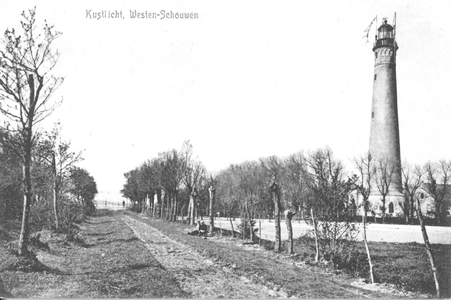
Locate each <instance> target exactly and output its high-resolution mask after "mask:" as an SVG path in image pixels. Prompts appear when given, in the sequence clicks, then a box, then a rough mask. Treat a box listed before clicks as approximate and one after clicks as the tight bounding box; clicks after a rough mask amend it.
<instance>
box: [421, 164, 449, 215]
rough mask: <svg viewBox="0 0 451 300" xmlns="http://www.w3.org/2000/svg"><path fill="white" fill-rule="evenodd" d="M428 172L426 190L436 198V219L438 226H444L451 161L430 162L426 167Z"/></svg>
mask: <svg viewBox="0 0 451 300" xmlns="http://www.w3.org/2000/svg"><path fill="white" fill-rule="evenodd" d="M424 170H425V171H426V182H425V185H424V186H425V188H426V190H427V192H428V193H429V194H430V195H431V196H432V197H433V198H434V203H435V217H436V220H437V223H438V224H442V223H443V221H444V219H445V217H446V212H445V210H444V202H445V201H444V200H445V197H446V194H447V193H448V191H449V189H450V188H449V184H450V180H451V161H446V160H440V161H438V162H437V163H431V162H428V163H426V165H425V166H424Z"/></svg>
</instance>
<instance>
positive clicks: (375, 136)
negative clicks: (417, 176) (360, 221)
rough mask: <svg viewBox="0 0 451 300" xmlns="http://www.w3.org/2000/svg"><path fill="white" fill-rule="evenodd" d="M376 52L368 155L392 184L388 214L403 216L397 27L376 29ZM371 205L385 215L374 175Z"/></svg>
mask: <svg viewBox="0 0 451 300" xmlns="http://www.w3.org/2000/svg"><path fill="white" fill-rule="evenodd" d="M375 39H376V40H375V42H374V46H373V52H374V77H373V99H372V107H371V130H370V143H369V153H370V155H371V157H372V163H373V166H375V167H376V168H379V171H382V172H384V171H383V170H381V167H382V166H384V167H386V172H387V174H386V175H387V176H389V178H387V179H386V181H387V182H388V183H389V186H388V188H387V189H386V190H387V195H386V198H385V214H386V215H391V216H402V215H403V205H404V196H403V193H402V177H401V148H400V139H399V121H398V98H397V88H396V53H397V50H398V45H397V43H396V38H395V28H394V27H393V26H392V25H390V24H388V23H387V20H384V22H383V23H382V25H381V26H380V27H379V28H378V29H377V35H376V38H375ZM373 179H374V180H373V182H372V187H371V195H370V197H369V199H368V200H369V202H370V206H371V210H373V211H374V212H375V213H376V214H378V215H379V214H382V211H383V203H382V194H381V192H380V187H378V186H380V181H379V182H376V178H375V176H374V175H373Z"/></svg>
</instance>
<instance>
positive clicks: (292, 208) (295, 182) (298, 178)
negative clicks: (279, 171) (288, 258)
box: [284, 153, 307, 254]
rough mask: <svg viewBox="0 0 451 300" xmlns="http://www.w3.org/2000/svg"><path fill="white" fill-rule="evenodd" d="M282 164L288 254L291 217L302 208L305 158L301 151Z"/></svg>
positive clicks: (291, 235)
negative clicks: (283, 169)
mask: <svg viewBox="0 0 451 300" xmlns="http://www.w3.org/2000/svg"><path fill="white" fill-rule="evenodd" d="M284 166H285V168H286V173H285V174H286V179H285V180H284V181H285V183H286V188H285V193H284V200H285V202H286V204H285V207H286V209H285V211H284V215H285V223H286V225H287V230H288V238H289V241H290V254H294V249H293V244H294V241H293V226H292V219H293V217H294V216H295V215H296V214H297V213H298V212H299V211H300V210H301V209H303V207H304V205H303V201H304V195H305V193H306V189H307V186H306V183H305V178H304V174H305V169H306V166H305V158H304V156H303V154H302V153H296V154H293V155H290V156H289V157H288V158H287V159H286V160H285V161H284Z"/></svg>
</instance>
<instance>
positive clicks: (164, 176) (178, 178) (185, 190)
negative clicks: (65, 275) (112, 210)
mask: <svg viewBox="0 0 451 300" xmlns="http://www.w3.org/2000/svg"><path fill="white" fill-rule="evenodd" d="M124 176H125V178H126V183H125V185H124V188H123V189H122V191H121V192H122V194H123V195H124V197H126V198H128V199H130V200H131V201H132V202H133V204H134V207H135V209H137V210H138V211H149V212H151V214H152V215H155V216H160V217H162V218H165V219H167V220H170V221H175V220H176V218H177V215H181V216H182V218H184V217H185V216H187V218H188V220H189V223H190V224H194V220H195V219H196V218H197V217H198V216H203V215H205V213H206V207H207V205H208V199H209V191H208V188H209V184H210V186H211V184H212V183H213V180H212V178H210V180H209V179H207V177H206V169H205V167H204V166H203V164H202V163H201V162H200V161H199V160H198V159H197V158H194V157H193V147H192V145H191V143H190V142H189V141H185V142H184V144H183V146H182V149H181V150H176V149H173V150H170V151H166V152H162V153H160V154H159V155H158V157H156V158H153V159H151V160H148V161H145V162H144V163H142V164H141V165H140V166H139V167H137V168H135V169H133V170H131V171H129V172H127V173H125V174H124Z"/></svg>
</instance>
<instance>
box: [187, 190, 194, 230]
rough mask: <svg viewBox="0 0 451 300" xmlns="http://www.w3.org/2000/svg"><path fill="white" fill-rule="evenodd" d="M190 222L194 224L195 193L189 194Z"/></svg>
mask: <svg viewBox="0 0 451 300" xmlns="http://www.w3.org/2000/svg"><path fill="white" fill-rule="evenodd" d="M188 211H189V212H188V213H189V224H190V225H194V195H193V193H190V194H189V208H188Z"/></svg>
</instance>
